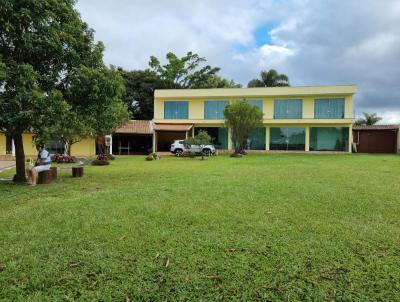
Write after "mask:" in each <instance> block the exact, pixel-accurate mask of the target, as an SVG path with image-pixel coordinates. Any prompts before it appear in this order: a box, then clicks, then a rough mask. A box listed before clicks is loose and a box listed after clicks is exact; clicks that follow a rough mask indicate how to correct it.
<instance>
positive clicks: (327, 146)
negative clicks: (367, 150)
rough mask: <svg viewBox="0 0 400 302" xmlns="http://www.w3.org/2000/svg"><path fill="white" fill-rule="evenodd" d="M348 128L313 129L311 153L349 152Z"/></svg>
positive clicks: (311, 131)
mask: <svg viewBox="0 0 400 302" xmlns="http://www.w3.org/2000/svg"><path fill="white" fill-rule="evenodd" d="M348 150H349V128H348V127H311V128H310V151H348Z"/></svg>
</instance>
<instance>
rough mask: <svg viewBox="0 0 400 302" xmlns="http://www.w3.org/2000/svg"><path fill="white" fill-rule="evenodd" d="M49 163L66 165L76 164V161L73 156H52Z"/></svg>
mask: <svg viewBox="0 0 400 302" xmlns="http://www.w3.org/2000/svg"><path fill="white" fill-rule="evenodd" d="M51 161H52V162H55V163H58V164H68V163H77V162H78V159H77V158H76V157H75V156H69V155H64V154H54V155H53V156H52V157H51Z"/></svg>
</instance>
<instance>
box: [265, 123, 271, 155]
mask: <svg viewBox="0 0 400 302" xmlns="http://www.w3.org/2000/svg"><path fill="white" fill-rule="evenodd" d="M269 129H270V127H265V150H267V151H269Z"/></svg>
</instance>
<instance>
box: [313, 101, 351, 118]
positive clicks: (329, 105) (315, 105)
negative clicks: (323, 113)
mask: <svg viewBox="0 0 400 302" xmlns="http://www.w3.org/2000/svg"><path fill="white" fill-rule="evenodd" d="M322 101H324V102H326V101H327V102H328V112H332V111H333V110H332V106H331V104H332V102H337V101H341V103H342V106H343V110H342V113H343V114H342V116H341V117H336V116H328V117H319V116H317V103H319V102H322ZM328 115H329V114H328ZM345 116H346V101H345V98H316V99H314V118H315V119H343V118H345Z"/></svg>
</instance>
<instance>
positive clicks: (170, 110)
mask: <svg viewBox="0 0 400 302" xmlns="http://www.w3.org/2000/svg"><path fill="white" fill-rule="evenodd" d="M188 115H189V105H188V102H187V101H165V102H164V118H165V119H177V120H179V119H187V118H188Z"/></svg>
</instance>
